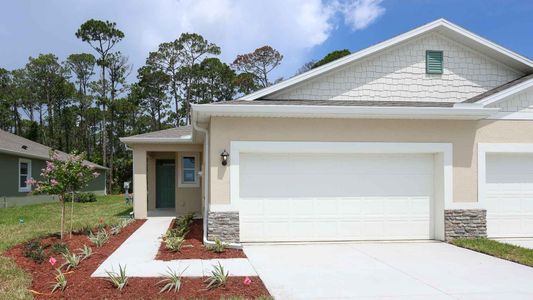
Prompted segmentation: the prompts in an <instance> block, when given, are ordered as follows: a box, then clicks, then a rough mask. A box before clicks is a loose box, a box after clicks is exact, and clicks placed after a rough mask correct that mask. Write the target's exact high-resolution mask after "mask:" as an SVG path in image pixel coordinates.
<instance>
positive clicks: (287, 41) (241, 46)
mask: <svg viewBox="0 0 533 300" xmlns="http://www.w3.org/2000/svg"><path fill="white" fill-rule="evenodd" d="M28 6H29V7H28ZM383 11H384V9H383V8H382V7H381V6H380V1H372V0H269V1H250V0H157V1H145V0H122V1H108V0H82V1H77V2H70V1H67V2H62V1H61V2H60V1H52V2H49V1H34V2H32V4H31V5H27V4H22V3H20V2H17V1H15V2H12V3H11V4H10V5H8V7H6V8H5V9H4V10H0V35H2V34H4V35H5V38H6V39H11V40H13V41H15V42H13V43H11V42H10V43H7V44H6V45H2V47H0V54H2V55H0V65H4V66H6V67H10V68H16V67H20V66H22V65H24V64H25V63H26V61H27V58H28V56H30V55H31V56H35V55H38V53H40V52H42V53H47V52H54V53H57V54H58V55H59V56H60V57H61V58H64V57H66V56H67V55H68V54H70V53H74V52H79V51H92V50H91V49H90V48H89V47H88V46H87V45H85V43H82V42H81V41H79V40H77V39H76V38H75V37H74V32H75V31H76V29H77V28H78V27H79V25H80V24H81V23H83V22H84V21H86V20H87V19H90V18H95V19H102V20H111V21H114V22H116V23H117V26H118V28H119V29H121V30H123V31H124V33H125V35H126V37H125V39H124V40H123V41H122V42H121V43H120V44H119V45H118V46H117V48H116V49H115V50H120V51H122V53H124V54H126V55H128V56H129V57H130V61H131V62H132V63H133V65H134V68H135V69H137V68H139V67H140V66H142V65H143V64H144V61H145V59H146V57H147V55H148V52H149V51H154V50H156V49H157V46H158V45H159V44H160V43H162V42H167V41H172V40H174V39H176V38H178V37H179V35H180V34H181V33H182V32H196V33H199V34H201V35H203V36H204V37H205V38H206V39H208V40H209V41H211V42H214V43H216V44H217V45H219V46H220V47H221V49H222V55H221V59H222V60H223V61H225V62H227V63H231V62H232V61H233V59H234V58H235V56H236V55H237V54H242V53H247V52H250V51H253V50H254V49H256V48H258V47H261V46H263V45H270V46H272V47H274V48H276V49H278V50H279V51H280V52H281V53H282V54H283V55H284V59H283V62H282V64H281V66H280V67H279V68H278V69H277V70H276V72H275V74H273V78H275V77H278V76H285V77H287V76H291V75H293V73H294V72H295V70H297V69H298V68H299V67H300V66H301V65H302V64H303V63H305V62H306V61H308V60H309V59H310V57H309V53H310V50H311V49H313V48H314V47H317V46H320V45H322V44H323V43H324V42H325V41H326V40H327V39H328V38H330V36H331V35H332V33H333V32H334V30H336V29H337V28H338V27H339V23H342V21H343V20H342V19H339V17H341V18H344V19H345V20H344V21H345V23H346V24H349V26H351V27H353V28H355V29H362V28H364V27H365V26H368V24H370V23H371V22H372V21H374V20H375V19H376V18H377V17H378V16H379V15H381V14H383ZM339 21H340V22H339ZM8 25H9V26H10V27H9V26H8ZM6 26H8V27H9V28H15V29H14V30H9V31H7V30H6V28H8V27H6ZM20 36H24V37H25V38H24V39H20ZM350 46H351V45H346V47H350ZM2 57H4V58H5V60H3V59H2ZM8 58H9V59H8ZM135 73H136V72H133V74H132V77H134V76H135Z"/></svg>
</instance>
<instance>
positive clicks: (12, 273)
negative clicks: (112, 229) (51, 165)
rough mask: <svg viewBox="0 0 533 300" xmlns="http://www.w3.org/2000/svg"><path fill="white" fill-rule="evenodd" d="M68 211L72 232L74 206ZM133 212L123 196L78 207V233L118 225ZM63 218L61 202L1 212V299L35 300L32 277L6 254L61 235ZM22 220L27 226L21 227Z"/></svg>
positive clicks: (76, 204) (75, 208)
mask: <svg viewBox="0 0 533 300" xmlns="http://www.w3.org/2000/svg"><path fill="white" fill-rule="evenodd" d="M67 207H68V209H67V214H66V220H67V221H66V225H65V226H66V227H67V228H70V203H69V204H68V205H67ZM130 211H131V208H129V207H128V206H127V205H126V204H125V203H124V198H123V197H122V196H101V197H98V201H96V202H90V203H74V229H80V228H83V227H86V226H90V227H93V226H96V224H98V222H99V220H100V218H101V219H102V220H103V221H104V222H105V223H115V222H117V221H118V220H119V218H120V216H122V215H125V214H128V213H129V212H130ZM60 217H61V207H60V205H59V203H57V202H55V203H45V204H35V205H28V206H21V207H13V208H6V209H0V299H31V298H32V295H31V293H30V292H29V291H28V288H29V287H30V284H31V277H30V276H29V275H28V274H26V273H25V272H24V271H23V270H21V269H20V268H18V267H17V266H16V264H15V262H14V261H13V260H12V259H10V258H7V257H5V256H2V253H3V252H5V251H6V250H7V249H9V248H11V247H13V246H15V245H17V244H19V243H23V242H25V241H28V240H31V239H33V238H37V237H40V236H44V235H48V234H51V233H57V232H59V228H60ZM20 218H23V219H24V224H20V223H19V219H20Z"/></svg>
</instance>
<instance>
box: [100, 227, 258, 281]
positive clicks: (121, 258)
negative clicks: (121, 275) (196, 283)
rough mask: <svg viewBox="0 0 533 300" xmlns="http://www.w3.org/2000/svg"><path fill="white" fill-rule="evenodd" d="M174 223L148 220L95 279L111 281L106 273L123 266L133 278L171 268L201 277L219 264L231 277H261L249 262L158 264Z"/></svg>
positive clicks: (113, 255) (102, 266)
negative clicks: (164, 239) (165, 237)
mask: <svg viewBox="0 0 533 300" xmlns="http://www.w3.org/2000/svg"><path fill="white" fill-rule="evenodd" d="M172 219H173V218H172V217H152V218H148V220H146V222H145V223H144V224H143V225H142V226H141V227H140V228H139V229H137V231H135V232H134V233H133V234H132V235H131V236H130V237H129V238H128V239H127V240H126V241H125V242H124V243H123V244H122V245H121V246H120V247H119V248H118V249H117V250H115V252H113V254H111V255H110V256H109V257H108V258H107V259H106V260H105V261H104V262H103V263H102V264H101V265H100V266H99V267H98V269H96V271H95V272H94V273H93V274H92V275H91V276H92V277H107V274H106V272H105V271H112V270H114V271H118V269H119V264H120V265H121V266H123V267H124V266H126V274H127V275H128V276H131V277H160V276H161V274H165V273H166V272H167V268H168V267H170V268H171V269H173V270H176V271H178V272H181V271H182V270H185V268H186V270H185V272H184V273H183V276H191V277H201V276H206V275H209V274H210V273H211V270H212V269H213V265H217V264H218V262H220V263H221V264H222V266H223V267H224V269H226V270H227V271H228V272H229V273H230V275H233V276H256V275H257V273H256V272H255V270H254V268H253V267H252V265H251V264H250V263H249V262H248V259H246V258H230V259H205V260H202V259H180V260H172V261H161V260H155V259H154V258H155V256H156V254H157V251H158V250H159V245H160V243H161V240H160V237H161V236H162V235H163V234H164V233H165V232H166V230H167V229H168V227H169V226H170V222H172Z"/></svg>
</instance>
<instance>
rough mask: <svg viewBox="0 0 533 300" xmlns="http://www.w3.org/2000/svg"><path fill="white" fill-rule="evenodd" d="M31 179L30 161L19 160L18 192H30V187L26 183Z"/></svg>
mask: <svg viewBox="0 0 533 300" xmlns="http://www.w3.org/2000/svg"><path fill="white" fill-rule="evenodd" d="M30 178H31V160H29V159H23V158H21V159H19V192H29V191H31V186H30V185H29V184H28V183H27V182H26V181H27V180H28V179H30Z"/></svg>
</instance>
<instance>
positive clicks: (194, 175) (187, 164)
mask: <svg viewBox="0 0 533 300" xmlns="http://www.w3.org/2000/svg"><path fill="white" fill-rule="evenodd" d="M179 164H180V177H181V178H180V180H179V186H181V187H197V186H199V183H198V154H196V153H194V154H181V155H180V160H179Z"/></svg>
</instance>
